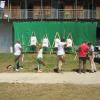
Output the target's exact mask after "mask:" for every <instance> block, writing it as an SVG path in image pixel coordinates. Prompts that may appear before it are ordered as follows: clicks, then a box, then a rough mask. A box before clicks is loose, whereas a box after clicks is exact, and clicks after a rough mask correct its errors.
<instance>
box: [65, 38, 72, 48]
mask: <svg viewBox="0 0 100 100" xmlns="http://www.w3.org/2000/svg"><path fill="white" fill-rule="evenodd" d="M66 42H67V47H72V40H71V39H70V38H69V39H67V41H66Z"/></svg>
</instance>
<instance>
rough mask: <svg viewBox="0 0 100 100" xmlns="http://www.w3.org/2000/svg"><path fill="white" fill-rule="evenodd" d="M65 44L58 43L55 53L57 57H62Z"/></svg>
mask: <svg viewBox="0 0 100 100" xmlns="http://www.w3.org/2000/svg"><path fill="white" fill-rule="evenodd" d="M65 44H66V43H65V42H59V43H58V51H57V55H64V54H65V51H64V45H65Z"/></svg>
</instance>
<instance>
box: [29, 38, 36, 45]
mask: <svg viewBox="0 0 100 100" xmlns="http://www.w3.org/2000/svg"><path fill="white" fill-rule="evenodd" d="M36 43H37V38H36V36H31V39H30V45H31V46H32V45H36Z"/></svg>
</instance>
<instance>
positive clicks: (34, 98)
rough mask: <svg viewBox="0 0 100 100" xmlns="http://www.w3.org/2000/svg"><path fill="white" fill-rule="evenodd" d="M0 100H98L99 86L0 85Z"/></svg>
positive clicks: (99, 95) (99, 94) (99, 97)
mask: <svg viewBox="0 0 100 100" xmlns="http://www.w3.org/2000/svg"><path fill="white" fill-rule="evenodd" d="M0 100H100V85H71V84H54V85H49V84H39V85H32V84H7V83H6V84H5V83H0Z"/></svg>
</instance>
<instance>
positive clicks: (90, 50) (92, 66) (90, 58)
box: [88, 43, 97, 73]
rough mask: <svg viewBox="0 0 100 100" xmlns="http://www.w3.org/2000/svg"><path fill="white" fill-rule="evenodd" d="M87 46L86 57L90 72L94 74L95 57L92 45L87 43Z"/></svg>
mask: <svg viewBox="0 0 100 100" xmlns="http://www.w3.org/2000/svg"><path fill="white" fill-rule="evenodd" d="M88 46H89V53H88V57H89V62H90V65H91V72H92V73H94V72H96V71H97V69H96V65H95V62H94V57H95V52H94V46H93V45H92V43H88Z"/></svg>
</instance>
